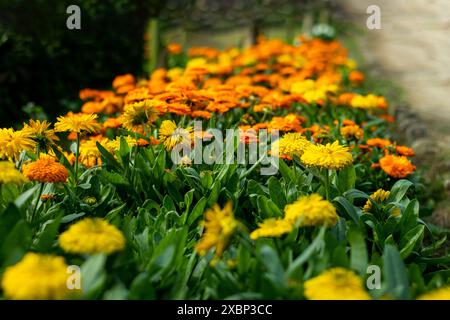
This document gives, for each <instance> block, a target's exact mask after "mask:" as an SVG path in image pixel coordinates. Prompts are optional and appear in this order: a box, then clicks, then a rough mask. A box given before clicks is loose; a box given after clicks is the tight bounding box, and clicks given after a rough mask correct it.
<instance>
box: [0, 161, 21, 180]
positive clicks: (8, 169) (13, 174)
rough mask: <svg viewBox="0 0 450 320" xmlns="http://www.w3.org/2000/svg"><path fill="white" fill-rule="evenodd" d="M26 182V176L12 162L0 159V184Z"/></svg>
mask: <svg viewBox="0 0 450 320" xmlns="http://www.w3.org/2000/svg"><path fill="white" fill-rule="evenodd" d="M25 182H27V178H26V177H25V176H24V175H23V174H22V173H21V172H20V171H19V170H17V169H16V167H15V165H14V163H12V162H9V161H0V185H2V184H9V183H11V184H22V183H25Z"/></svg>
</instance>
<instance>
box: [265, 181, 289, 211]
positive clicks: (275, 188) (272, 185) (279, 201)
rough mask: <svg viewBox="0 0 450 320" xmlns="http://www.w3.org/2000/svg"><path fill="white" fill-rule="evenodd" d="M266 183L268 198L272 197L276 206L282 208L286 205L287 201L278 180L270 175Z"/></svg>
mask: <svg viewBox="0 0 450 320" xmlns="http://www.w3.org/2000/svg"><path fill="white" fill-rule="evenodd" d="M268 184H269V194H270V199H272V201H273V202H274V203H275V204H276V205H277V206H278V208H280V209H283V208H284V207H285V206H286V203H287V201H286V195H285V193H284V190H283V187H282V186H281V184H280V181H279V180H278V179H277V178H275V177H270V179H269V182H268Z"/></svg>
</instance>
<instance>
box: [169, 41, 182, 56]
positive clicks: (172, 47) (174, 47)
mask: <svg viewBox="0 0 450 320" xmlns="http://www.w3.org/2000/svg"><path fill="white" fill-rule="evenodd" d="M167 51H169V53H170V54H180V53H181V52H182V51H183V47H182V46H181V45H180V44H178V43H169V45H168V46H167Z"/></svg>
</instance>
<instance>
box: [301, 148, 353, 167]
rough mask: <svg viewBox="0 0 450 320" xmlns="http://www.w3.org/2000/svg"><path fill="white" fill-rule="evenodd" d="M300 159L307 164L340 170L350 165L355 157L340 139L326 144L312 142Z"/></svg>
mask: <svg viewBox="0 0 450 320" xmlns="http://www.w3.org/2000/svg"><path fill="white" fill-rule="evenodd" d="M300 160H301V161H302V162H303V164H305V165H306V166H310V167H317V168H320V169H332V170H338V169H342V168H344V167H346V166H348V165H350V164H351V163H352V161H353V157H352V154H351V153H350V152H349V148H348V147H344V146H341V145H339V142H338V141H335V142H333V143H332V144H330V143H327V144H326V145H322V144H316V145H314V144H311V145H310V146H309V147H308V148H307V149H306V150H305V152H304V153H303V155H302V157H301V158H300Z"/></svg>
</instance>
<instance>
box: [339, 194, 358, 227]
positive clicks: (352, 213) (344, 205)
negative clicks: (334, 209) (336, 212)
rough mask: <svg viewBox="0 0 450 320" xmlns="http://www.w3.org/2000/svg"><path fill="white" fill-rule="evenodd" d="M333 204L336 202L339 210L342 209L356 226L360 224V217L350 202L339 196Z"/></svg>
mask: <svg viewBox="0 0 450 320" xmlns="http://www.w3.org/2000/svg"><path fill="white" fill-rule="evenodd" d="M333 202H336V203H337V204H338V208H341V211H342V213H345V214H346V216H348V217H349V218H351V219H352V220H353V221H354V222H355V223H356V224H358V221H359V215H358V213H357V212H356V209H355V207H354V206H353V205H352V204H351V203H350V202H348V200H347V199H345V198H344V197H341V196H339V197H336V198H334V200H333Z"/></svg>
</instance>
